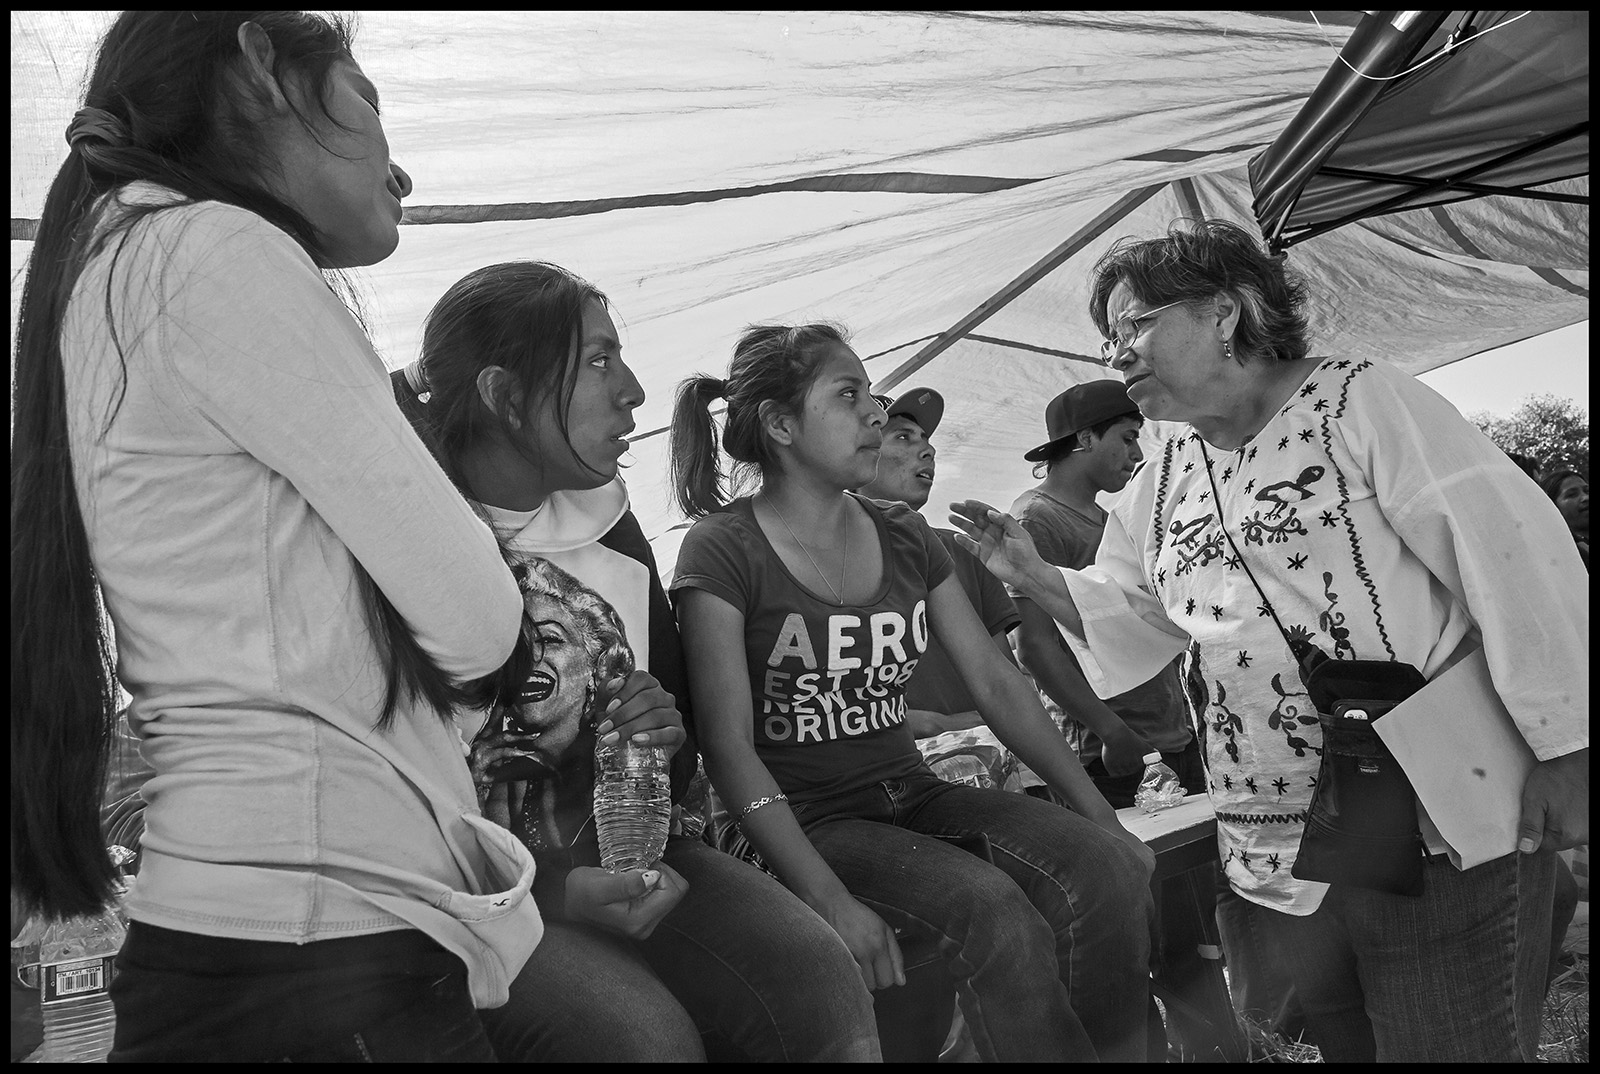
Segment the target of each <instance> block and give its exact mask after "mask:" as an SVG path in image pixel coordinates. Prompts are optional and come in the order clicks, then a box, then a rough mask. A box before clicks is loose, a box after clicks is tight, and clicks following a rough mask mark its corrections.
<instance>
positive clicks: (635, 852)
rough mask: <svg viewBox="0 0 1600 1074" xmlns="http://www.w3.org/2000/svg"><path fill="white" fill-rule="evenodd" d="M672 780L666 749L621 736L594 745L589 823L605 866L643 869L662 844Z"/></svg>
mask: <svg viewBox="0 0 1600 1074" xmlns="http://www.w3.org/2000/svg"><path fill="white" fill-rule="evenodd" d="M671 819H672V782H671V778H670V776H669V775H668V772H667V751H666V750H665V749H663V748H662V747H660V746H641V745H638V744H637V743H634V742H628V741H622V742H618V743H616V744H614V745H611V746H597V747H596V748H595V751H594V823H595V832H596V834H597V835H598V836H599V840H600V864H601V865H603V866H604V867H605V868H606V869H607V870H608V871H610V872H613V873H620V872H622V871H624V870H627V869H648V868H649V867H650V866H652V865H654V864H655V863H656V862H657V861H659V860H660V858H661V852H662V851H664V850H665V849H666V848H667V825H668V823H669V822H670V821H671Z"/></svg>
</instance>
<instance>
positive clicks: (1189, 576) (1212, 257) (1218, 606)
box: [951, 221, 1589, 1062]
mask: <svg viewBox="0 0 1600 1074" xmlns="http://www.w3.org/2000/svg"><path fill="white" fill-rule="evenodd" d="M1305 300H1306V294H1305V285H1304V283H1303V282H1301V281H1299V280H1297V279H1296V278H1295V277H1293V276H1291V275H1290V274H1289V273H1288V272H1287V271H1286V269H1285V266H1284V264H1283V262H1282V259H1281V258H1274V257H1271V256H1269V255H1268V254H1267V253H1266V252H1265V251H1264V250H1262V248H1261V247H1260V245H1259V244H1258V243H1257V242H1256V240H1255V239H1254V238H1253V237H1252V236H1251V235H1250V234H1249V233H1247V232H1245V231H1244V230H1243V229H1241V228H1239V227H1237V226H1235V225H1232V224H1228V223H1224V222H1221V221H1202V222H1200V223H1198V224H1197V225H1193V226H1176V227H1174V228H1173V229H1172V230H1170V231H1169V232H1168V233H1167V235H1165V236H1164V237H1161V238H1157V239H1151V240H1147V241H1131V240H1124V241H1123V242H1121V243H1119V244H1117V245H1116V246H1114V247H1113V248H1112V249H1111V250H1110V251H1109V252H1108V253H1107V254H1106V255H1105V256H1104V257H1103V258H1101V260H1100V262H1099V263H1098V264H1097V265H1096V266H1095V269H1094V276H1093V284H1092V289H1091V298H1090V313H1091V315H1092V316H1093V317H1094V320H1095V323H1096V324H1097V325H1098V326H1099V327H1100V328H1101V330H1102V331H1103V332H1105V333H1106V335H1107V336H1108V337H1109V342H1108V345H1107V347H1106V349H1105V352H1104V353H1105V356H1106V359H1107V362H1108V364H1110V365H1111V366H1112V367H1113V368H1115V369H1117V370H1118V371H1119V372H1121V374H1122V376H1123V380H1124V383H1125V384H1126V386H1127V389H1128V394H1129V396H1130V397H1131V398H1132V399H1133V401H1134V402H1135V403H1137V404H1138V406H1139V409H1140V410H1141V411H1142V412H1143V414H1144V416H1145V417H1146V418H1149V419H1153V420H1163V421H1174V422H1186V423H1187V424H1188V428H1181V429H1180V430H1179V431H1178V432H1177V433H1176V434H1175V435H1173V436H1172V437H1170V438H1169V439H1168V440H1167V441H1166V443H1165V444H1163V445H1162V447H1161V448H1160V450H1159V451H1158V452H1157V453H1156V454H1155V456H1154V457H1153V458H1152V459H1151V460H1150V461H1149V462H1148V463H1147V464H1146V465H1145V467H1144V468H1143V469H1142V470H1141V471H1140V472H1139V473H1138V474H1137V475H1136V476H1135V477H1134V478H1133V481H1132V482H1131V483H1130V484H1129V486H1128V488H1127V489H1126V490H1125V491H1124V493H1123V494H1122V496H1121V498H1120V499H1119V501H1118V502H1117V504H1116V505H1115V507H1114V508H1113V510H1112V511H1111V513H1110V517H1109V519H1108V520H1107V524H1106V531H1105V537H1104V540H1103V541H1102V543H1101V545H1100V548H1099V552H1098V555H1097V557H1096V562H1095V564H1094V565H1093V566H1091V567H1088V568H1086V569H1084V570H1081V571H1073V570H1063V569H1058V568H1053V567H1047V566H1046V565H1045V564H1044V562H1043V561H1042V560H1041V559H1040V558H1039V557H1038V555H1037V553H1036V552H1035V551H1034V549H1033V547H1032V544H1031V542H1030V541H1029V539H1028V537H1027V535H1026V533H1025V532H1024V531H1023V530H1022V529H1021V528H1020V527H1019V526H1018V525H1017V524H1016V522H1015V521H1014V520H1012V519H1011V518H1010V517H1009V516H1007V515H1004V514H1001V513H1000V512H998V511H995V510H993V509H992V508H990V507H988V505H986V504H982V503H978V502H977V501H967V502H966V503H963V504H956V505H952V508H953V510H955V511H956V512H957V513H955V514H952V516H951V519H952V521H953V522H956V523H957V524H958V525H960V526H961V528H962V529H963V530H964V531H965V533H966V535H967V542H968V547H970V548H972V549H974V550H975V551H976V552H977V554H978V555H979V557H980V558H981V559H982V560H983V561H984V563H985V564H986V565H987V566H989V567H990V569H992V570H993V571H994V572H995V573H996V574H998V575H999V576H1000V577H1001V578H1002V579H1003V580H1005V581H1008V582H1011V583H1012V584H1014V585H1016V586H1018V587H1019V588H1020V589H1021V590H1022V591H1023V592H1024V593H1025V594H1027V595H1028V596H1031V597H1032V598H1033V599H1034V600H1036V601H1038V602H1039V603H1040V604H1041V605H1043V606H1044V607H1045V608H1046V609H1047V610H1049V611H1050V612H1051V614H1052V615H1054V616H1055V618H1056V619H1057V621H1058V622H1059V623H1060V624H1061V626H1062V628H1063V631H1064V633H1065V634H1066V635H1067V637H1068V641H1069V642H1070V643H1071V644H1072V647H1073V649H1074V650H1075V652H1076V653H1077V655H1078V657H1079V660H1080V663H1081V664H1082V666H1083V669H1084V672H1085V674H1086V675H1087V676H1088V678H1089V680H1090V682H1091V683H1093V684H1094V685H1095V687H1096V689H1097V690H1098V691H1099V692H1100V694H1101V695H1102V696H1110V695H1111V694H1114V693H1116V692H1117V691H1120V690H1124V689H1126V688H1127V687H1128V685H1131V684H1133V683H1138V682H1142V681H1144V680H1145V679H1147V678H1148V677H1149V676H1150V675H1152V674H1154V673H1155V672H1156V671H1157V670H1158V669H1159V668H1160V667H1162V666H1163V665H1164V664H1165V663H1166V662H1168V661H1170V660H1171V659H1172V658H1173V656H1174V655H1175V654H1177V653H1179V652H1182V651H1183V650H1184V649H1185V648H1186V647H1188V646H1189V645H1190V643H1191V642H1193V643H1197V648H1198V654H1199V667H1198V672H1199V676H1200V677H1201V678H1202V679H1203V680H1204V683H1205V691H1206V693H1207V694H1208V695H1209V697H1208V698H1205V699H1202V700H1203V702H1204V709H1203V719H1202V725H1203V726H1202V732H1203V736H1204V740H1205V753H1206V760H1207V768H1208V776H1209V779H1208V782H1209V788H1210V794H1211V798H1212V802H1213V805H1214V806H1215V809H1216V815H1217V835H1218V849H1219V853H1220V855H1221V858H1222V865H1223V870H1224V873H1225V874H1226V878H1227V881H1228V885H1229V888H1230V891H1229V892H1228V893H1226V895H1225V896H1224V899H1223V900H1221V902H1220V903H1219V906H1220V905H1221V903H1226V904H1227V906H1225V907H1223V914H1222V915H1220V916H1227V915H1228V914H1229V913H1233V915H1234V919H1235V920H1240V921H1242V922H1243V923H1244V924H1245V926H1246V927H1245V928H1244V929H1243V930H1241V931H1242V932H1244V933H1245V934H1247V935H1248V937H1249V938H1250V939H1251V940H1252V941H1253V943H1254V944H1255V945H1258V946H1257V951H1256V956H1257V957H1260V958H1265V959H1269V960H1270V961H1271V963H1272V964H1273V965H1275V966H1277V967H1280V968H1282V969H1283V970H1284V971H1285V972H1286V973H1287V974H1288V975H1289V976H1290V978H1291V979H1292V981H1293V985H1294V988H1295V990H1296V992H1297V994H1298V997H1299V1000H1300V1002H1301V1004H1302V1005H1303V1007H1304V1009H1305V1013H1306V1017H1307V1021H1308V1036H1309V1037H1311V1038H1312V1039H1314V1041H1315V1043H1317V1044H1318V1045H1319V1046H1320V1047H1321V1048H1322V1051H1323V1055H1324V1057H1325V1058H1326V1059H1328V1060H1329V1061H1341V1060H1362V1059H1365V1060H1373V1059H1379V1060H1385V1061H1413V1060H1420V1061H1434V1062H1448V1061H1495V1060H1506V1061H1516V1060H1519V1059H1520V1060H1525V1061H1526V1060H1532V1059H1533V1058H1534V1055H1535V1051H1536V1047H1537V1045H1538V1036H1539V1007H1540V1003H1541V1000H1542V996H1543V989H1544V983H1545V966H1546V954H1547V948H1548V944H1549V942H1550V932H1549V928H1550V904H1551V885H1552V877H1553V874H1554V851H1556V850H1559V849H1562V848H1565V847H1570V846H1573V845H1575V844H1579V843H1585V842H1587V841H1588V745H1589V737H1588V736H1589V731H1588V726H1589V723H1588V705H1589V697H1588V686H1589V682H1588V673H1587V668H1588V634H1589V616H1588V600H1587V593H1586V591H1585V590H1584V589H1583V588H1582V587H1577V586H1573V585H1572V584H1571V582H1570V579H1571V578H1572V577H1574V576H1576V575H1577V574H1578V571H1579V569H1580V568H1579V564H1578V562H1577V554H1576V552H1575V551H1573V548H1572V542H1571V541H1570V540H1569V539H1567V538H1566V537H1565V535H1564V532H1563V531H1564V529H1565V527H1564V526H1563V525H1562V520H1561V516H1560V514H1559V512H1557V511H1556V510H1555V509H1554V508H1553V507H1552V505H1551V504H1550V503H1549V501H1548V500H1546V499H1545V498H1544V497H1542V496H1540V495H1539V492H1538V489H1537V488H1536V487H1535V486H1534V485H1533V484H1532V483H1531V482H1529V481H1526V480H1524V479H1523V478H1522V476H1521V475H1520V474H1518V473H1517V471H1516V468H1515V466H1514V464H1513V463H1512V462H1511V461H1510V460H1509V459H1507V458H1506V456H1505V454H1504V453H1503V452H1501V451H1500V450H1499V449H1498V448H1497V447H1495V446H1494V444H1492V443H1491V442H1490V441H1489V440H1488V439H1487V438H1485V437H1484V436H1483V434H1481V433H1480V432H1479V431H1478V430H1477V429H1475V428H1474V427H1473V426H1472V425H1470V424H1469V423H1468V422H1466V421H1465V420H1464V419H1463V418H1462V417H1461V416H1460V414H1458V413H1457V412H1456V411H1455V409H1454V408H1452V407H1451V406H1450V405H1449V404H1448V403H1446V402H1445V401H1444V400H1443V399H1441V398H1440V397H1439V396H1438V395H1436V394H1434V392H1432V391H1431V390H1430V389H1428V388H1427V387H1425V386H1424V385H1422V384H1421V383H1419V382H1418V381H1416V380H1415V379H1413V378H1411V377H1409V376H1406V375H1405V374H1403V373H1400V372H1399V371H1398V370H1396V369H1394V368H1393V367H1392V366H1390V365H1388V364H1386V363H1383V362H1380V361H1372V360H1370V359H1358V358H1353V357H1344V356H1339V355H1335V356H1332V357H1326V358H1324V357H1310V356H1308V344H1307V325H1306V319H1305V316H1304V313H1303V308H1304V303H1305ZM1291 645H1292V646H1293V647H1294V651H1295V652H1299V653H1304V652H1309V651H1310V647H1313V646H1314V647H1316V648H1319V649H1321V650H1322V651H1323V652H1324V653H1325V654H1326V655H1329V656H1332V657H1334V658H1338V659H1345V660H1354V659H1360V660H1370V661H1382V662H1389V663H1392V664H1410V665H1412V666H1413V667H1414V668H1416V669H1419V670H1420V672H1421V674H1422V676H1423V677H1425V678H1427V679H1430V680H1431V679H1433V678H1435V677H1436V676H1437V675H1438V674H1439V673H1440V672H1441V671H1443V670H1445V669H1447V668H1451V667H1453V666H1454V665H1455V664H1457V663H1458V662H1461V661H1463V660H1467V659H1471V660H1473V661H1475V662H1476V661H1482V662H1483V663H1484V664H1485V665H1486V668H1487V678H1486V680H1485V681H1487V682H1489V683H1490V684H1491V685H1490V686H1487V687H1485V688H1484V690H1483V691H1482V692H1480V694H1479V695H1475V696H1480V697H1482V696H1483V694H1486V693H1493V694H1495V695H1498V696H1497V698H1494V699H1489V698H1485V699H1484V700H1485V703H1487V702H1489V701H1491V700H1497V701H1498V703H1499V704H1501V705H1503V706H1504V708H1505V709H1506V710H1507V711H1508V712H1509V713H1510V715H1511V718H1512V720H1513V722H1514V723H1515V726H1516V729H1517V731H1518V732H1520V734H1521V737H1522V738H1523V739H1524V740H1525V741H1526V742H1527V745H1528V747H1529V748H1530V749H1531V750H1532V753H1533V755H1534V757H1535V758H1537V763H1536V764H1535V765H1534V767H1533V768H1532V771H1531V774H1530V775H1529V776H1528V778H1527V782H1526V786H1525V788H1524V790H1523V793H1522V804H1521V816H1522V819H1521V827H1520V830H1519V831H1518V833H1517V836H1518V849H1517V851H1516V852H1513V853H1508V854H1505V855H1504V856H1503V857H1500V858H1497V859H1495V860H1491V861H1488V862H1485V863H1483V864H1480V865H1477V866H1476V867H1474V868H1470V869H1467V870H1465V871H1463V870H1461V869H1458V868H1457V867H1456V865H1454V864H1452V862H1451V860H1450V856H1449V855H1450V852H1451V850H1452V848H1450V847H1449V846H1448V845H1447V844H1446V843H1445V841H1444V839H1443V837H1442V836H1441V835H1440V834H1439V831H1438V829H1437V827H1436V826H1435V825H1434V824H1433V822H1432V818H1430V817H1429V816H1428V815H1427V812H1426V810H1425V809H1423V808H1422V807H1421V806H1420V805H1419V807H1418V810H1417V813H1418V818H1417V819H1418V821H1419V824H1420V828H1421V832H1422V836H1423V839H1422V841H1423V842H1424V843H1425V844H1426V853H1427V857H1426V859H1425V860H1424V861H1423V862H1422V863H1421V866H1420V870H1421V873H1422V877H1423V883H1422V892H1421V894H1420V895H1418V896H1414V897H1413V896H1407V895H1400V894H1391V893H1389V892H1386V891H1380V890H1375V889H1372V888H1369V887H1365V886H1358V885H1357V884H1356V883H1353V882H1350V881H1353V880H1355V879H1357V878H1356V877H1354V876H1350V877H1348V878H1346V877H1344V876H1343V874H1341V875H1340V876H1338V877H1331V878H1330V879H1332V880H1333V881H1334V882H1332V883H1321V882H1317V881H1315V880H1309V879H1301V878H1299V877H1297V876H1296V875H1295V874H1296V872H1298V871H1301V870H1297V869H1296V868H1295V867H1296V859H1297V855H1298V853H1299V851H1300V844H1301V836H1302V833H1303V831H1304V829H1305V821H1306V817H1307V811H1308V809H1309V808H1310V806H1311V802H1312V795H1313V792H1314V790H1315V788H1316V785H1317V780H1318V776H1319V757H1320V754H1321V753H1322V747H1323V738H1322V730H1321V726H1320V724H1319V722H1318V718H1317V714H1316V712H1315V711H1314V707H1313V705H1312V704H1311V700H1310V697H1309V696H1308V691H1307V689H1306V688H1305V687H1304V686H1302V683H1301V678H1300V674H1299V668H1298V666H1297V661H1296V658H1295V655H1294V653H1292V652H1291ZM1480 650H1481V651H1480ZM1441 745H1443V743H1441ZM1444 752H1446V751H1444V750H1441V753H1444ZM1422 853H1423V852H1422V851H1421V850H1419V851H1418V852H1417V857H1421V856H1422ZM1413 864H1415V861H1414V860H1413ZM1305 871H1310V870H1305Z"/></svg>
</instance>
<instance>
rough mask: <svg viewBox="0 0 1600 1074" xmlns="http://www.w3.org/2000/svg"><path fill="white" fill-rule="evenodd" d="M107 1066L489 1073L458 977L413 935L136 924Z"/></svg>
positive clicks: (117, 981)
mask: <svg viewBox="0 0 1600 1074" xmlns="http://www.w3.org/2000/svg"><path fill="white" fill-rule="evenodd" d="M111 1001H112V1004H113V1006H114V1007H115V1008H116V1012H117V1029H116V1040H115V1043H114V1044H113V1045H112V1049H111V1055H110V1056H109V1057H108V1059H109V1061H110V1062H113V1063H148V1062H168V1063H174V1062H177V1063H182V1062H217V1061H221V1062H263V1061H277V1062H303V1063H342V1062H352V1063H384V1062H392V1063H417V1062H449V1063H492V1062H494V1061H495V1058H494V1052H493V1050H492V1049H491V1048H490V1047H489V1040H488V1038H487V1036H485V1034H484V1031H483V1025H482V1023H480V1022H479V1020H478V1012H477V1011H476V1010H475V1009H474V1008H473V1005H472V996H471V993H470V992H469V991H468V989H467V968H466V966H464V965H463V964H462V962H461V960H460V959H459V958H457V957H456V956H455V955H453V954H451V953H450V952H448V951H446V950H445V949H444V948H442V947H440V946H439V945H438V944H436V943H434V942H433V941H432V940H430V939H429V938H428V937H427V936H424V935H423V934H422V933H420V932H417V931H414V930H404V931H399V932H380V933H378V934H376V935H373V936H355V937H350V938H348V939H338V940H321V941H318V942H316V943H308V944H293V943H273V942H270V941H264V940H233V939H223V938H220V937H216V936H201V935H198V934H195V933H189V932H177V931H174V930H172V929H164V928H159V927H157V926H154V925H146V924H143V923H141V922H137V921H136V922H134V923H133V924H131V925H130V926H128V937H127V939H126V941H124V943H123V946H122V951H121V952H120V953H119V954H118V955H117V974H116V977H115V978H114V979H113V981H112V983H111Z"/></svg>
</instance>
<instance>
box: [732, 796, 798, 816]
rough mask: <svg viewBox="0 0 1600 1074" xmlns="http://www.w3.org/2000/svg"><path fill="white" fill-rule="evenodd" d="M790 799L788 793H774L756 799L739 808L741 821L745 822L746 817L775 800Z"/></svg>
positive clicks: (785, 800)
mask: <svg viewBox="0 0 1600 1074" xmlns="http://www.w3.org/2000/svg"><path fill="white" fill-rule="evenodd" d="M788 800H789V796H788V795H787V794H774V795H771V796H769V797H766V798H757V799H756V800H755V801H753V802H751V803H750V804H749V805H747V806H745V807H744V808H743V809H741V810H739V821H740V822H743V821H744V818H746V817H748V816H749V815H750V814H752V813H754V812H755V811H756V810H758V809H760V808H761V807H762V806H768V805H771V804H772V803H773V802H787V801H788Z"/></svg>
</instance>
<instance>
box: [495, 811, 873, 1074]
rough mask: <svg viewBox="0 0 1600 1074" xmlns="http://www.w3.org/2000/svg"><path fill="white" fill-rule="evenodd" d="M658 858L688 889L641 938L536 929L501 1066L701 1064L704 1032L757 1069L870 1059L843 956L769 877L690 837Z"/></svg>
mask: <svg viewBox="0 0 1600 1074" xmlns="http://www.w3.org/2000/svg"><path fill="white" fill-rule="evenodd" d="M663 860H664V861H665V862H666V863H667V864H668V865H670V866H672V868H674V869H676V870H677V871H678V872H679V873H680V874H682V876H683V878H684V879H685V880H687V881H688V883H689V891H688V893H687V894H686V895H685V896H684V898H683V901H682V902H680V903H678V905H677V906H675V907H673V909H672V912H671V913H669V914H668V915H667V916H666V917H665V918H664V919H663V920H662V921H661V923H660V924H659V925H657V926H656V929H655V931H654V932H653V933H651V935H650V937H649V939H646V940H643V941H638V942H635V941H631V940H627V939H624V938H621V937H618V936H614V935H611V934H609V933H606V932H604V931H602V930H600V929H595V928H591V927H589V926H585V925H576V924H566V923H559V922H550V921H547V922H546V923H545V934H544V939H542V940H541V941H540V942H539V946H538V947H537V948H536V949H535V950H534V952H533V957H532V958H531V959H529V960H528V964H527V965H526V966H525V967H524V968H523V971H522V972H521V973H520V974H518V975H517V979H516V980H515V981H514V982H513V983H512V986H511V1000H510V1002H508V1003H507V1004H506V1005H505V1006H504V1007H500V1008H497V1009H495V1010H492V1011H483V1012H482V1015H483V1021H484V1024H485V1026H486V1027H488V1030H489V1036H490V1039H491V1041H492V1042H493V1044H494V1048H495V1051H496V1052H497V1053H498V1054H499V1055H500V1058H501V1060H502V1061H503V1062H530V1063H535V1062H536V1063H551V1062H572V1063H582V1062H622V1063H627V1062H703V1061H704V1059H705V1053H704V1051H703V1050H702V1047H701V1042H700V1031H702V1030H715V1031H716V1032H718V1033H719V1034H720V1035H721V1036H723V1037H725V1038H726V1039H727V1040H728V1041H730V1042H731V1043H733V1044H734V1045H735V1046H737V1047H738V1048H739V1049H740V1050H741V1051H743V1052H744V1053H745V1054H746V1055H748V1056H749V1057H750V1058H751V1059H753V1060H755V1061H756V1062H876V1061H878V1060H879V1058H880V1054H879V1048H878V1031H877V1024H876V1022H875V1021H874V1019H873V1010H872V994H871V993H870V992H868V991H867V988H866V985H865V984H863V983H862V980H861V973H860V971H859V970H858V969H857V968H856V964H855V960H854V959H853V958H852V957H851V956H850V949H849V948H847V947H846V946H845V945H844V941H843V940H841V939H839V936H838V934H837V933H835V932H834V931H833V930H832V929H831V928H829V927H828V924H827V922H825V921H823V920H822V918H820V917H818V916H817V914H816V913H815V912H813V911H812V910H811V908H810V907H808V906H807V905H806V904H805V903H803V902H801V901H800V900H799V899H798V898H796V897H795V896H794V895H793V894H791V893H790V892H789V890H788V889H787V888H785V887H784V886H783V885H782V884H779V883H778V882H777V881H776V880H774V879H772V877H770V876H768V875H767V874H766V873H764V872H762V871H761V870H760V869H757V868H756V867H755V866H753V865H747V864H745V863H744V862H742V861H740V860H739V859H737V858H735V857H733V856H731V855H729V854H725V853H723V852H722V851H720V850H717V849H715V848H713V847H711V846H708V845H707V844H705V843H703V842H701V841H700V840H698V839H689V838H684V837H676V836H675V837H673V838H672V839H670V840H668V842H667V850H666V853H665V854H664V855H663Z"/></svg>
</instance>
